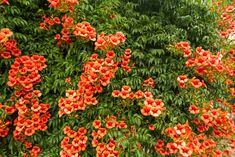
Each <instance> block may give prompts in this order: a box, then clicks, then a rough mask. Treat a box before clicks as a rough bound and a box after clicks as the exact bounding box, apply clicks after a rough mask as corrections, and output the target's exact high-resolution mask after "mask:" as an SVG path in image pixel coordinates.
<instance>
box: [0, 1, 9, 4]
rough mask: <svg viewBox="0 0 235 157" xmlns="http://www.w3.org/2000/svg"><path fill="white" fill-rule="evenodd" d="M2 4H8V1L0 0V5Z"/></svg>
mask: <svg viewBox="0 0 235 157" xmlns="http://www.w3.org/2000/svg"><path fill="white" fill-rule="evenodd" d="M2 4H7V5H9V2H8V0H0V5H2Z"/></svg>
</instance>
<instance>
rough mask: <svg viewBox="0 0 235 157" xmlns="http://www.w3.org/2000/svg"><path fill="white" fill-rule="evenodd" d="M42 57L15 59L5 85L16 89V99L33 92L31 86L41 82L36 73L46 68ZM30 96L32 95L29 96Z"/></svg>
mask: <svg viewBox="0 0 235 157" xmlns="http://www.w3.org/2000/svg"><path fill="white" fill-rule="evenodd" d="M45 62H46V59H45V58H44V57H43V56H38V55H33V56H32V57H29V56H21V57H18V58H16V59H15V61H14V63H13V64H12V65H11V70H10V71H9V76H8V82H7V85H8V86H10V87H12V88H15V89H16V93H17V94H16V97H20V96H21V95H25V94H27V93H25V92H29V91H32V90H33V86H34V85H35V84H37V83H38V82H40V81H41V79H40V75H39V73H38V71H42V70H43V69H44V68H46V64H45ZM31 96H32V95H31Z"/></svg>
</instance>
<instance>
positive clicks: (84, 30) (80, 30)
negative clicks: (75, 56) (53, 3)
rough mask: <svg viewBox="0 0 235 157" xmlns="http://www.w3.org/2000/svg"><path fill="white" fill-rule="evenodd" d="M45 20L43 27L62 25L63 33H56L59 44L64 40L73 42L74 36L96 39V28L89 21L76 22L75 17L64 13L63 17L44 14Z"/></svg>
mask: <svg viewBox="0 0 235 157" xmlns="http://www.w3.org/2000/svg"><path fill="white" fill-rule="evenodd" d="M43 19H44V22H42V23H41V24H40V28H41V29H49V28H50V27H51V26H54V25H56V24H57V25H62V30H61V34H56V35H55V40H56V41H57V44H59V45H60V44H61V43H62V42H65V43H71V42H72V37H76V38H79V40H82V41H89V40H91V41H95V40H96V30H95V28H93V27H92V26H91V25H90V23H89V22H82V23H76V24H75V23H74V19H73V18H72V17H71V16H67V15H64V16H63V17H62V18H61V19H60V18H59V17H53V18H52V17H46V16H43Z"/></svg>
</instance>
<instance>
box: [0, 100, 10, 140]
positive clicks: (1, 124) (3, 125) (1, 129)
mask: <svg viewBox="0 0 235 157" xmlns="http://www.w3.org/2000/svg"><path fill="white" fill-rule="evenodd" d="M0 109H1V103H0ZM10 124H11V121H9V120H3V119H1V118H0V137H6V136H7V135H8V132H9V130H10V129H9V128H8V126H9V125H10Z"/></svg>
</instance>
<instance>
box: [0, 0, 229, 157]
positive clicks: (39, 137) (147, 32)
mask: <svg viewBox="0 0 235 157" xmlns="http://www.w3.org/2000/svg"><path fill="white" fill-rule="evenodd" d="M49 2H50V1H49ZM49 2H48V1H47V0H34V1H31V0H9V4H10V5H0V28H9V29H10V30H12V31H13V32H14V36H13V38H14V39H16V41H17V46H18V47H19V49H20V50H21V51H22V54H23V55H30V56H31V55H40V56H44V57H45V58H46V60H47V61H46V64H47V67H46V68H45V69H44V70H43V71H41V72H40V75H41V82H40V83H38V84H36V85H35V86H34V88H35V89H38V90H40V91H41V92H42V96H41V97H40V101H41V102H43V103H45V104H50V109H49V110H48V111H49V113H50V114H51V116H50V119H49V121H48V123H47V126H48V128H47V130H46V131H38V132H36V133H35V134H34V135H33V136H28V137H26V140H28V141H30V142H32V143H33V144H35V145H37V146H39V147H40V148H41V150H42V152H41V154H40V156H48V157H57V156H59V154H60V151H61V141H62V139H63V138H64V136H65V135H64V133H63V129H64V127H65V126H70V127H71V128H72V129H73V130H77V129H78V128H81V127H85V128H86V129H87V130H88V133H89V134H91V133H92V131H93V130H94V129H93V127H92V125H94V124H93V121H94V120H95V119H99V120H101V121H102V122H103V123H104V122H105V118H106V117H107V116H112V115H113V116H116V117H117V119H118V121H121V120H125V123H126V124H127V126H128V128H126V129H124V130H121V131H117V130H115V129H113V130H110V131H109V132H108V133H107V134H108V137H109V138H114V137H115V140H116V141H117V142H120V143H121V147H122V148H121V147H120V148H119V150H123V151H121V153H120V156H157V155H160V154H159V152H156V151H155V150H154V147H155V145H156V140H157V139H163V140H165V141H167V142H170V141H172V139H171V138H169V137H168V136H167V135H166V134H164V133H163V132H164V130H165V129H167V128H169V127H173V126H175V125H176V124H178V123H181V124H184V123H186V121H189V122H190V123H191V121H192V120H193V119H194V118H195V116H192V115H191V114H190V113H189V111H188V109H189V106H190V105H192V104H194V103H198V100H197V99H199V102H200V103H205V102H207V101H210V100H215V97H216V98H220V99H226V100H227V99H229V100H231V99H230V96H228V95H229V94H228V93H230V91H228V90H227V86H226V85H224V84H223V83H221V81H218V82H214V83H210V82H209V80H208V79H205V78H203V77H202V76H199V75H196V76H197V77H198V78H199V79H200V80H202V79H204V80H205V83H206V85H207V88H206V89H203V90H202V92H201V91H200V92H201V93H200V92H198V91H196V92H195V90H194V89H193V88H189V89H187V90H183V89H181V88H180V87H179V86H178V82H177V77H178V76H179V75H182V74H187V75H188V77H190V78H192V77H193V76H194V75H195V73H194V70H192V69H190V68H188V67H186V66H185V58H184V57H183V55H182V53H181V52H180V51H178V50H176V49H175V48H174V47H175V46H174V45H175V44H176V43H177V42H180V41H185V40H187V41H190V44H191V46H192V48H196V47H198V46H202V47H203V48H204V49H205V50H206V49H211V50H212V51H217V50H220V49H221V47H220V46H221V45H222V43H221V41H220V38H219V36H218V34H217V30H218V29H217V24H216V23H214V21H215V20H216V18H217V16H216V14H215V13H214V12H213V11H210V10H208V6H207V5H204V4H203V5H201V4H198V3H191V2H189V1H184V0H177V1H175V0H157V1H143V2H142V1H134V0H133V1H127V0H97V1H94V0H81V1H79V5H78V6H76V7H75V9H74V10H75V11H74V12H72V13H71V12H63V11H58V10H54V9H53V8H49V7H48V6H49V5H50V3H49ZM64 14H67V15H68V16H70V15H71V16H72V17H73V19H74V21H75V22H76V23H78V22H82V21H88V22H89V23H90V25H91V26H92V27H94V28H95V29H96V32H97V35H98V34H100V33H101V32H105V34H115V33H116V32H119V31H121V32H123V33H124V34H125V36H126V37H127V40H126V42H125V43H123V44H121V45H120V46H119V47H115V48H114V51H115V53H116V55H117V56H122V55H123V52H124V51H125V49H126V48H131V49H132V53H131V60H130V67H131V71H130V72H127V71H125V70H124V69H122V68H119V69H118V71H117V72H116V74H115V78H112V79H111V81H110V83H109V84H108V85H107V86H106V87H103V91H102V93H100V94H98V95H97V96H96V97H97V101H98V104H97V105H95V106H93V105H92V106H88V107H87V108H86V110H79V111H76V112H75V113H73V114H71V115H69V116H68V115H64V116H62V117H59V116H58V112H59V107H58V101H59V100H60V98H61V97H65V95H66V90H68V89H74V90H77V89H78V87H77V84H78V82H79V81H80V80H81V77H80V76H81V74H82V73H83V72H84V70H85V69H84V68H83V66H84V64H85V63H86V62H88V61H89V58H90V56H92V54H93V53H94V52H95V53H98V54H99V55H100V56H101V57H105V53H104V52H103V51H102V50H94V46H95V44H94V42H93V41H88V42H85V41H83V40H77V39H76V38H74V37H72V40H73V42H72V43H70V44H66V43H62V44H61V45H58V44H57V41H56V40H55V35H56V34H58V33H60V32H61V29H62V28H63V26H62V25H55V26H51V28H48V29H41V28H40V26H41V27H42V23H43V22H44V19H45V18H46V17H49V18H50V16H52V17H62V16H63V15H64ZM43 17H44V18H43ZM118 59H119V60H121V59H122V58H121V57H120V58H118ZM118 59H117V60H118ZM14 60H15V58H10V59H7V60H5V59H2V58H1V59H0V85H1V87H0V89H1V90H0V103H4V104H8V105H10V106H11V105H13V102H11V101H9V100H10V97H11V95H12V94H13V92H14V89H12V88H9V87H8V86H7V84H6V83H7V81H8V71H9V70H10V69H11V65H12V63H13V62H14ZM149 78H152V82H153V85H154V86H144V85H143V82H144V81H145V80H147V79H149ZM150 82H151V81H150ZM125 85H127V86H130V87H131V90H132V91H138V90H142V91H146V90H148V91H149V92H151V93H152V95H153V97H154V98H157V99H159V100H160V99H161V100H162V101H163V102H164V106H165V108H166V109H165V110H164V111H163V112H162V114H161V115H160V116H159V117H157V118H156V117H153V116H144V115H143V114H142V111H141V107H143V102H141V101H139V100H136V99H121V98H115V97H113V96H112V92H113V91H114V90H120V89H121V88H122V87H123V86H125ZM203 94H204V95H206V96H203ZM195 97H196V98H195ZM192 101H193V102H192ZM0 116H2V117H7V119H8V120H12V119H14V118H15V117H17V113H15V114H13V115H12V116H6V115H5V114H4V113H3V111H0ZM14 128H15V126H13V125H10V132H9V135H8V136H6V137H4V138H2V137H0V156H3V157H5V156H6V157H9V156H22V155H23V152H25V151H26V149H25V147H24V146H23V145H22V144H21V142H20V141H16V140H14V138H13V136H12V132H13V130H14ZM192 128H193V129H194V130H197V126H192ZM196 132H197V133H198V131H196ZM127 134H129V136H128V135H127ZM207 134H210V131H208V132H207ZM87 136H88V138H89V139H91V138H92V136H91V135H87ZM126 137H128V138H127V139H128V140H126ZM104 142H108V139H105V140H104ZM88 143H89V144H90V146H87V148H86V151H84V152H81V153H80V155H81V156H95V154H96V150H97V149H95V148H93V147H91V145H92V142H91V140H89V142H88ZM161 154H162V155H164V153H161Z"/></svg>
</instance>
